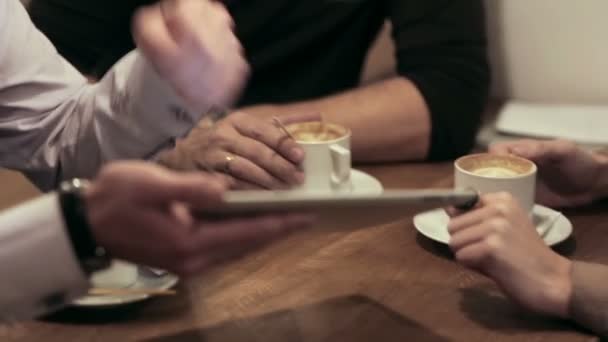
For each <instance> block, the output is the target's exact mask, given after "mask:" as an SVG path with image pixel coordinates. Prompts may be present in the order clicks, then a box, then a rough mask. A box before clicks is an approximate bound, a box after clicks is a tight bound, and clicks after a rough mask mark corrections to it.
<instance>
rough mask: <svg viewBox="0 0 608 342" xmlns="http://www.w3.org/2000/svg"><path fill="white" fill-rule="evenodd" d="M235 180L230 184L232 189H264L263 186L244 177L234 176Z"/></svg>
mask: <svg viewBox="0 0 608 342" xmlns="http://www.w3.org/2000/svg"><path fill="white" fill-rule="evenodd" d="M232 179H233V182H232V183H231V185H230V189H231V190H239V191H252V190H264V188H263V187H261V186H259V185H257V184H255V183H251V182H248V181H245V180H242V179H238V178H234V177H232Z"/></svg>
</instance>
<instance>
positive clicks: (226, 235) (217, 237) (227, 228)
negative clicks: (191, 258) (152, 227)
mask: <svg viewBox="0 0 608 342" xmlns="http://www.w3.org/2000/svg"><path fill="white" fill-rule="evenodd" d="M313 220H314V219H313V218H312V217H311V216H310V215H302V214H287V215H270V216H263V217H257V218H239V219H233V220H226V221H220V222H203V223H202V224H201V228H200V229H199V231H197V233H196V234H194V236H193V240H194V241H195V243H196V244H197V246H198V248H199V249H200V250H201V251H204V250H209V249H212V248H218V247H220V246H226V247H229V246H235V245H240V244H243V243H246V242H247V241H250V242H251V241H255V242H261V241H271V240H273V239H275V238H277V237H280V236H283V235H285V234H288V233H291V232H293V231H295V230H300V229H303V228H305V227H307V226H310V225H311V224H312V222H313Z"/></svg>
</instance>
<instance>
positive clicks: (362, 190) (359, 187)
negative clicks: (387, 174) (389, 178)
mask: <svg viewBox="0 0 608 342" xmlns="http://www.w3.org/2000/svg"><path fill="white" fill-rule="evenodd" d="M350 179H351V182H352V184H353V190H352V193H354V194H369V193H372V194H376V193H377V194H381V193H382V192H383V191H384V187H382V183H380V181H379V180H377V179H376V178H375V177H374V176H372V175H369V174H367V173H365V172H363V171H359V170H355V169H352V170H351V171H350Z"/></svg>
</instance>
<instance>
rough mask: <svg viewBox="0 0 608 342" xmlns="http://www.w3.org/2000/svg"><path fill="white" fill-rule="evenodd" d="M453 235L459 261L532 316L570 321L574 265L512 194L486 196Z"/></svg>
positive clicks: (454, 225) (459, 219)
mask: <svg viewBox="0 0 608 342" xmlns="http://www.w3.org/2000/svg"><path fill="white" fill-rule="evenodd" d="M448 230H449V232H450V235H451V239H450V248H451V249H452V250H453V251H454V253H455V257H456V260H458V261H459V262H460V263H462V264H463V265H465V266H467V267H469V268H472V269H474V270H477V271H479V272H481V273H482V274H485V275H486V276H488V277H490V278H491V279H493V280H494V281H495V282H496V283H497V284H498V286H499V287H500V288H501V289H502V290H503V291H504V292H505V293H506V294H507V295H508V296H509V297H511V298H512V299H513V300H514V301H516V302H517V303H519V304H520V305H522V306H523V307H526V308H528V309H530V310H533V311H536V312H539V313H544V314H550V315H556V316H560V317H567V315H568V303H569V300H570V295H571V292H572V282H571V279H570V269H571V263H570V261H569V260H568V259H566V258H564V257H562V256H560V255H559V254H557V253H555V252H553V251H552V250H551V249H550V248H548V247H547V246H546V245H545V243H544V242H543V240H542V239H541V238H540V236H539V234H538V233H537V232H536V229H535V227H534V225H533V224H532V221H531V220H530V218H529V216H528V213H527V212H525V211H524V210H523V209H522V208H521V207H520V206H519V204H518V203H517V201H516V200H515V199H514V198H513V196H512V195H511V194H509V193H497V194H487V195H484V196H482V198H481V200H480V203H479V205H478V207H477V209H475V210H473V211H470V212H467V213H464V214H462V215H459V216H455V217H453V218H452V219H451V221H450V223H449V225H448Z"/></svg>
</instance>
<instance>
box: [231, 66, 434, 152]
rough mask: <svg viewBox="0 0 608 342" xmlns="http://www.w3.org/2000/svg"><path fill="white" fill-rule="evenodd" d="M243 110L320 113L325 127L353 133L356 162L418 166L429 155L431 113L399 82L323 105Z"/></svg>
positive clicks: (345, 95)
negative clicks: (408, 162)
mask: <svg viewBox="0 0 608 342" xmlns="http://www.w3.org/2000/svg"><path fill="white" fill-rule="evenodd" d="M243 110H244V111H246V112H248V113H251V114H256V115H261V116H274V115H278V116H280V115H285V114H294V113H311V112H318V113H321V115H322V117H323V119H324V120H325V121H328V122H334V123H338V124H341V125H344V126H346V127H349V128H350V129H351V130H352V132H353V140H352V148H353V156H354V159H355V160H358V161H365V162H368V161H369V162H376V161H392V160H421V159H424V158H426V156H427V154H428V150H429V144H430V132H431V121H430V114H429V110H428V108H427V106H426V103H425V102H424V99H423V98H422V96H421V95H420V93H419V91H418V90H417V89H416V87H415V86H414V84H412V83H411V82H410V81H408V80H407V79H405V78H402V77H395V78H392V79H389V80H385V81H382V82H379V83H376V84H372V85H370V86H366V87H361V88H357V89H353V90H350V91H347V92H344V93H341V94H337V95H333V96H329V97H325V98H321V99H316V100H311V101H305V102H298V103H293V104H286V105H264V106H256V107H251V108H244V109H243Z"/></svg>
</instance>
